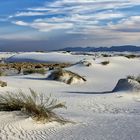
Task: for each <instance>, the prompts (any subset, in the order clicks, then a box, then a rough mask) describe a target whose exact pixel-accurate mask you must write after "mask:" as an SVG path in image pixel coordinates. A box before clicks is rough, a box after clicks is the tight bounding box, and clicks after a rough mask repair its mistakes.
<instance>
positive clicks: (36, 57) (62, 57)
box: [6, 52, 83, 63]
mask: <svg viewBox="0 0 140 140" xmlns="http://www.w3.org/2000/svg"><path fill="white" fill-rule="evenodd" d="M82 59H83V55H79V56H77V55H71V54H69V53H59V52H50V53H39V52H30V53H20V54H16V55H14V56H11V57H10V58H8V59H7V60H6V62H47V63H75V62H77V61H80V60H82Z"/></svg>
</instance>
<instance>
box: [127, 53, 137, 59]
mask: <svg viewBox="0 0 140 140" xmlns="http://www.w3.org/2000/svg"><path fill="white" fill-rule="evenodd" d="M125 57H126V58H128V59H131V58H136V57H138V56H137V55H134V54H128V55H125Z"/></svg>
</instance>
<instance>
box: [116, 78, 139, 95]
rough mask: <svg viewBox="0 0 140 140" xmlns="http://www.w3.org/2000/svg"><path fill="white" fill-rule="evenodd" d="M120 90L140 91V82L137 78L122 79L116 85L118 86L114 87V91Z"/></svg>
mask: <svg viewBox="0 0 140 140" xmlns="http://www.w3.org/2000/svg"><path fill="white" fill-rule="evenodd" d="M118 91H131V92H132V91H135V92H139V91H140V83H139V82H138V81H137V80H135V79H129V78H126V79H120V80H119V81H118V83H117V85H116V87H115V88H114V89H113V92H118Z"/></svg>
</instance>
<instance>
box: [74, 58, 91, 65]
mask: <svg viewBox="0 0 140 140" xmlns="http://www.w3.org/2000/svg"><path fill="white" fill-rule="evenodd" d="M77 64H79V65H82V66H86V67H90V66H92V65H93V60H88V59H84V60H81V61H79V62H78V63H76V65H77Z"/></svg>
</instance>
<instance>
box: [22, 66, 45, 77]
mask: <svg viewBox="0 0 140 140" xmlns="http://www.w3.org/2000/svg"><path fill="white" fill-rule="evenodd" d="M33 73H39V74H43V75H44V74H45V73H46V71H45V69H43V68H41V69H31V68H30V69H25V70H23V74H24V75H27V74H33Z"/></svg>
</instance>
